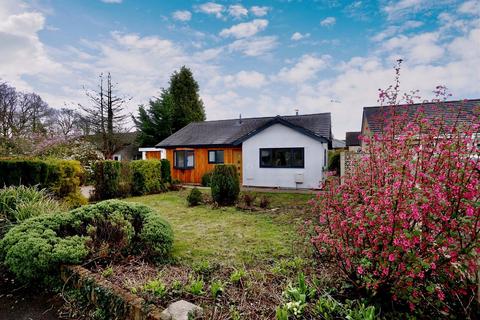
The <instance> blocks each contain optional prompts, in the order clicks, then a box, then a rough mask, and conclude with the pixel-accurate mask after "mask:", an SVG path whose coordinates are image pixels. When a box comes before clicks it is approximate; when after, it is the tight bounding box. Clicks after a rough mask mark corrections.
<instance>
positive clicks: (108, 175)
mask: <svg viewBox="0 0 480 320" xmlns="http://www.w3.org/2000/svg"><path fill="white" fill-rule="evenodd" d="M167 164H168V163H167ZM168 168H170V165H169V164H168ZM162 170H163V171H165V170H164V168H163V167H162V162H160V161H158V160H136V161H131V162H119V161H113V160H105V161H97V162H96V163H95V164H94V166H93V171H94V181H95V183H94V186H95V193H94V199H96V200H106V199H112V198H125V197H128V196H130V195H132V194H133V195H144V194H151V193H159V192H164V191H167V187H166V185H165V182H166V181H167V180H165V179H162V177H163V176H162V172H163V171H162ZM169 170H170V169H168V172H167V173H165V174H166V176H167V179H169V178H168V177H169V176H170V172H169Z"/></svg>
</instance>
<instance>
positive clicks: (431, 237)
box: [311, 86, 480, 314]
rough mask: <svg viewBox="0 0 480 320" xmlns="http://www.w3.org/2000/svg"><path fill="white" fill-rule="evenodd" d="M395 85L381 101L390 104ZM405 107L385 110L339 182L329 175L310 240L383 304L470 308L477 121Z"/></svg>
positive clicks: (479, 188)
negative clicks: (414, 111)
mask: <svg viewBox="0 0 480 320" xmlns="http://www.w3.org/2000/svg"><path fill="white" fill-rule="evenodd" d="M394 91H397V92H398V87H397V88H395V86H393V87H389V89H387V90H385V91H381V96H380V100H381V101H383V100H382V99H388V101H392V100H391V99H392V98H393V99H394V100H395V101H396V99H397V98H398V94H395V93H394V94H392V92H394ZM442 91H443V87H439V88H437V92H440V94H441V93H442ZM436 101H437V102H438V104H441V103H442V102H441V101H440V99H438V100H436ZM402 110H403V109H402V108H401V107H400V106H393V105H389V106H387V107H386V108H385V112H384V114H383V117H384V120H385V121H384V127H383V130H382V132H381V133H379V134H373V135H370V136H364V137H363V138H362V139H363V141H364V143H365V144H367V147H366V148H365V150H364V154H363V155H362V156H361V158H359V159H358V161H356V163H355V164H354V166H353V169H352V171H351V172H350V173H348V174H347V176H346V177H345V179H344V183H343V184H340V183H338V181H336V180H333V179H331V180H328V181H327V182H326V185H325V188H324V192H322V193H321V194H319V195H318V197H317V198H316V199H315V200H314V201H312V203H311V204H312V206H313V210H314V212H315V213H316V216H317V219H316V221H315V222H314V230H315V232H314V235H313V237H312V239H311V241H312V243H313V244H314V246H315V248H316V249H317V250H318V251H319V252H321V253H322V254H328V255H330V256H331V257H333V258H334V261H336V262H337V264H338V265H339V267H340V269H341V270H342V271H343V273H344V274H345V275H346V277H347V278H348V280H350V281H351V282H352V283H353V284H354V285H355V286H356V287H357V288H361V289H364V290H367V291H370V292H372V293H374V294H376V295H377V296H379V297H381V299H383V300H384V302H385V301H396V302H397V304H408V306H409V307H410V309H411V310H414V309H416V308H417V306H418V305H419V304H422V305H423V306H429V308H431V309H432V310H437V311H438V312H442V313H453V314H455V312H459V311H461V312H463V313H465V314H468V313H470V312H471V308H472V306H473V305H475V292H476V288H477V287H476V284H477V280H478V279H477V270H478V262H479V257H480V256H479V254H480V237H479V233H480V162H479V157H478V155H479V148H478V146H477V143H478V142H476V141H475V136H476V133H478V132H480V121H479V120H480V118H479V116H478V114H474V115H473V116H472V118H471V119H466V118H465V117H457V118H455V119H456V120H454V121H452V119H448V121H447V119H445V118H443V117H436V118H435V117H433V118H432V117H429V116H427V114H425V113H422V112H419V113H417V114H416V115H414V116H412V115H408V114H406V113H405V112H402ZM452 112H453V111H452ZM460 120H461V121H460ZM465 120H468V121H465ZM385 299H386V300H385ZM472 302H473V303H472Z"/></svg>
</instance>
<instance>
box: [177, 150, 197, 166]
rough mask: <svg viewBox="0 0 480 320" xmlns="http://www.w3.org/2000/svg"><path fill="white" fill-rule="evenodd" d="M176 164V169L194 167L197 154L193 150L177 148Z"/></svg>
mask: <svg viewBox="0 0 480 320" xmlns="http://www.w3.org/2000/svg"><path fill="white" fill-rule="evenodd" d="M174 164H175V166H174V167H175V168H176V169H192V168H194V166H195V154H194V152H193V150H177V151H175V152H174Z"/></svg>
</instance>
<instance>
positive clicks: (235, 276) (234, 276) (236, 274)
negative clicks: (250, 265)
mask: <svg viewBox="0 0 480 320" xmlns="http://www.w3.org/2000/svg"><path fill="white" fill-rule="evenodd" d="M246 275H247V272H246V271H245V269H237V270H234V271H233V272H232V273H231V274H230V282H231V283H233V284H237V283H240V281H242V279H243V278H245V276H246Z"/></svg>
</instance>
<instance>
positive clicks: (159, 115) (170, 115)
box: [133, 66, 205, 146]
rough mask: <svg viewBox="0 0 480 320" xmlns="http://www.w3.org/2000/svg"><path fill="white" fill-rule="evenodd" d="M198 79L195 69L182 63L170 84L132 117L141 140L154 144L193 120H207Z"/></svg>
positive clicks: (147, 143) (141, 143) (142, 143)
mask: <svg viewBox="0 0 480 320" xmlns="http://www.w3.org/2000/svg"><path fill="white" fill-rule="evenodd" d="M198 92H199V87H198V83H197V81H195V79H194V78H193V74H192V71H190V69H188V68H187V67H185V66H183V67H182V68H181V69H180V71H175V72H174V73H173V74H172V76H171V77H170V86H169V88H168V89H163V90H162V94H161V95H160V97H159V98H156V99H155V100H150V101H149V105H148V106H147V107H145V106H143V105H141V106H140V107H139V108H138V116H137V117H133V121H134V122H135V124H136V126H137V129H138V130H139V131H140V135H139V138H138V139H139V143H140V145H142V146H153V145H155V144H157V143H158V142H160V141H162V140H163V139H165V138H166V137H168V136H169V135H171V134H172V133H174V132H176V131H178V130H180V129H181V128H183V127H184V126H186V125H187V124H189V123H190V122H194V121H204V120H205V109H204V107H203V102H202V99H200V95H199V93H198Z"/></svg>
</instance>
